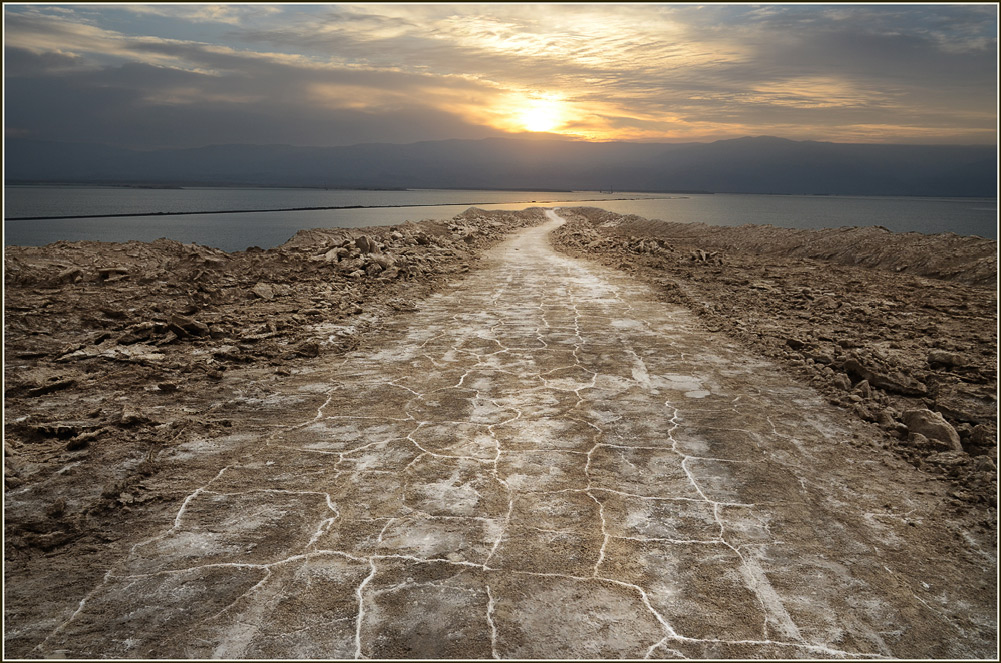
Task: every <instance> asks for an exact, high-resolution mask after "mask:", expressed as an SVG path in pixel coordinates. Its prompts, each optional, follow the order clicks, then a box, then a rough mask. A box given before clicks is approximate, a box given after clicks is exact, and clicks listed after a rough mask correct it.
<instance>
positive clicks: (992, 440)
mask: <svg viewBox="0 0 1001 663" xmlns="http://www.w3.org/2000/svg"><path fill="white" fill-rule="evenodd" d="M997 441H998V440H997V434H996V433H994V432H993V431H991V429H990V427H989V426H987V425H985V424H978V425H976V426H974V427H973V430H972V431H971V432H970V442H971V443H973V444H976V445H978V446H981V447H993V446H996V445H997Z"/></svg>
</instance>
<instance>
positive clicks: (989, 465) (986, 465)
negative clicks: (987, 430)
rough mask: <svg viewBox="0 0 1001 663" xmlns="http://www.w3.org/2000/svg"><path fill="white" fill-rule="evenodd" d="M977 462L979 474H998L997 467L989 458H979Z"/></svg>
mask: <svg viewBox="0 0 1001 663" xmlns="http://www.w3.org/2000/svg"><path fill="white" fill-rule="evenodd" d="M975 462H976V468H977V471H978V472H997V469H998V467H997V465H995V464H994V461H993V460H991V459H990V458H988V457H987V456H977V458H976V461H975Z"/></svg>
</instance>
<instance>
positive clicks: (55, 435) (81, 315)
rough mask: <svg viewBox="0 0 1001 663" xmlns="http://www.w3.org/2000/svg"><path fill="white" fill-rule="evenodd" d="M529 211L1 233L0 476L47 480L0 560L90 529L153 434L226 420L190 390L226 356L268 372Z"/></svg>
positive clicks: (358, 329) (164, 437)
mask: <svg viewBox="0 0 1001 663" xmlns="http://www.w3.org/2000/svg"><path fill="white" fill-rule="evenodd" d="M543 219H544V215H543V213H542V211H541V210H539V209H535V210H526V211H522V212H489V211H483V210H479V209H476V208H471V209H470V210H467V211H466V212H465V213H463V214H461V215H459V216H457V217H455V218H454V219H453V220H451V221H449V222H437V221H422V222H420V223H408V224H404V225H400V226H394V227H373V228H365V229H360V230H359V229H317V230H304V231H300V232H299V233H297V234H296V235H295V236H294V237H292V238H291V239H290V240H289V241H288V242H286V243H285V244H283V245H282V246H279V247H277V248H274V249H269V250H260V249H254V248H252V249H249V250H247V251H242V252H237V253H226V252H224V251H221V250H218V249H212V248H208V247H204V246H199V245H196V244H181V243H179V242H175V241H171V240H166V239H161V240H157V241H155V242H151V243H147V242H126V243H107V242H72V243H69V242H59V243H55V244H50V245H48V246H45V247H16V246H15V247H6V249H5V261H4V262H5V264H4V269H5V278H6V285H5V291H4V307H5V328H4V331H5V338H4V361H5V379H4V405H5V407H4V424H5V431H4V487H5V489H6V490H10V489H15V488H18V487H20V486H26V485H29V486H30V485H33V484H39V485H43V484H44V485H45V486H46V489H45V491H44V492H45V494H44V495H41V496H40V499H41V500H42V501H43V502H44V504H42V505H41V506H40V507H39V508H35V509H24V510H20V509H14V510H7V511H6V513H5V534H6V550H5V554H6V556H7V559H8V561H10V560H11V559H12V558H14V559H16V558H18V557H20V556H29V557H31V556H35V555H39V554H47V553H51V552H52V551H57V552H58V551H59V549H61V548H62V547H63V546H67V545H68V544H71V543H74V544H76V545H77V546H80V545H82V546H85V547H86V546H87V545H90V544H93V543H94V542H95V540H97V541H101V540H104V541H106V540H107V539H108V537H113V536H115V535H114V534H113V533H109V532H108V527H113V526H114V524H115V521H116V520H117V519H118V517H119V515H120V513H121V510H122V509H126V510H127V509H128V508H129V507H130V505H132V504H134V503H142V502H145V501H150V500H157V499H160V498H162V497H163V496H162V495H158V494H156V493H155V491H154V492H152V493H151V492H150V491H148V490H144V489H142V488H141V486H142V485H143V480H144V478H148V477H149V476H150V475H152V474H154V473H156V472H157V471H158V468H157V464H156V462H155V461H154V460H153V459H154V457H155V456H156V454H157V453H158V451H159V450H161V449H162V448H164V447H165V446H169V445H172V444H179V443H181V442H184V441H186V440H188V439H190V438H191V437H193V436H197V435H205V434H210V433H212V432H219V431H221V430H225V429H226V428H227V427H228V426H230V425H231V422H229V421H228V420H227V419H226V418H225V417H224V416H220V415H218V414H217V413H215V412H213V411H211V408H210V407H206V403H207V401H206V399H205V396H206V395H208V394H216V395H218V394H217V392H219V391H220V390H225V389H228V387H226V386H224V385H223V384H222V381H223V376H224V375H225V373H226V372H227V371H231V370H233V369H239V368H245V369H246V368H255V369H263V370H264V372H265V373H266V374H270V375H272V376H274V377H275V378H278V379H280V378H281V377H282V376H287V375H289V374H290V373H291V371H292V370H293V369H294V367H295V366H296V362H298V361H302V360H305V359H310V358H314V357H317V356H320V355H326V354H338V353H343V352H344V351H345V350H349V349H352V348H354V347H356V346H357V345H358V343H359V339H360V338H363V337H364V335H365V328H366V326H367V325H371V324H373V323H375V322H376V321H377V320H378V319H379V317H380V316H384V315H390V314H392V313H393V312H394V311H400V310H410V309H412V308H413V305H414V301H415V300H418V299H420V298H422V297H424V296H426V295H428V294H429V293H431V292H433V291H435V290H437V289H440V288H441V287H443V286H444V285H445V284H446V283H448V281H449V279H451V278H454V277H455V276H457V275H461V274H464V273H466V272H467V271H469V269H470V266H471V265H473V264H475V261H476V260H477V259H478V255H479V254H480V252H481V251H482V250H483V249H484V248H485V247H487V246H490V245H492V244H493V243H495V242H496V241H497V240H498V239H500V238H501V237H502V236H504V235H505V234H506V233H507V232H509V231H511V230H513V229H514V228H518V227H521V226H524V225H528V224H535V223H539V222H541V221H542V220H543Z"/></svg>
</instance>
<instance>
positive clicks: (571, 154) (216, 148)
mask: <svg viewBox="0 0 1001 663" xmlns="http://www.w3.org/2000/svg"><path fill="white" fill-rule="evenodd" d="M4 154H5V157H6V170H5V173H4V179H5V182H6V183H8V184H9V183H16V182H73V183H112V182H113V183H131V184H159V185H165V184H172V185H196V184H202V185H237V184H242V185H260V186H309V187H329V188H476V189H587V190H591V189H593V190H607V189H615V190H617V191H712V192H718V193H724V192H725V193H783V194H842V195H906V196H994V195H996V193H997V175H998V173H997V163H998V160H997V149H996V147H994V146H969V145H965V146H948V145H874V144H847V143H823V142H814V141H792V140H786V139H782V138H773V137H768V136H760V137H753V138H751V137H749V138H738V139H735V140H721V141H716V142H713V143H684V144H676V143H589V142H582V141H569V140H525V139H514V138H488V139H484V140H444V141H432V142H423V143H413V144H409V145H395V144H382V143H377V144H365V145H352V146H348V147H296V146H291V145H210V146H206V147H199V148H189V149H169V150H154V151H138V150H128V149H122V148H116V147H109V146H106V145H96V144H85V143H56V142H46V141H34V140H26V139H16V138H12V139H8V140H7V141H5V145H4Z"/></svg>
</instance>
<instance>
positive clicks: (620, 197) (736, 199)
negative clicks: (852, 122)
mask: <svg viewBox="0 0 1001 663" xmlns="http://www.w3.org/2000/svg"><path fill="white" fill-rule="evenodd" d="M577 205H588V206H594V207H601V208H603V209H607V210H609V211H612V212H618V213H620V214H636V215H638V216H643V217H647V218H652V219H664V220H667V221H680V222H697V223H706V224H710V225H727V226H736V225H743V224H748V223H751V224H771V225H773V226H780V227H787V228H837V227H841V226H883V227H885V228H888V229H890V230H893V231H896V232H911V231H913V232H921V233H939V232H953V233H957V234H960V235H978V236H980V237H986V238H990V239H996V238H997V227H998V223H997V222H998V212H997V199H996V198H913V197H880V196H784V195H754V194H658V193H632V192H614V193H608V192H597V191H575V192H546V191H471V190H450V189H436V190H431V189H423V190H406V191H343V190H325V189H289V188H235V187H197V188H184V189H140V188H126V187H91V186H43V185H38V186H5V187H4V244H5V245H28V246H41V245H44V244H48V243H51V242H55V241H59V240H67V241H77V240H98V241H111V242H122V241H128V240H143V241H151V240H154V239H157V238H160V237H167V238H169V239H175V240H178V241H181V242H197V243H199V244H203V245H207V246H214V247H218V248H221V249H224V250H227V251H236V250H243V249H245V248H247V247H249V246H260V247H262V248H270V247H273V246H277V245H279V244H281V243H283V242H285V241H287V240H288V239H289V238H290V237H292V235H294V234H295V233H296V231H298V230H301V229H305V228H331V227H342V228H343V227H362V226H374V225H394V224H397V223H403V222H405V221H408V220H410V221H420V220H421V219H448V218H451V217H453V216H455V215H456V214H459V213H460V212H462V211H464V210H465V209H467V208H468V207H470V206H476V207H480V208H482V209H512V210H516V209H524V208H526V207H533V206H542V207H572V206H577ZM310 207H313V208H318V207H326V208H340V209H307V210H304V209H291V208H310ZM178 213H180V214H178ZM143 214H153V216H140V215H143ZM98 215H126V216H98ZM56 216H62V217H74V218H61V219H54V218H45V219H32V220H24V219H23V218H22V219H21V220H19V217H56ZM80 217H90V218H80Z"/></svg>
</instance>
